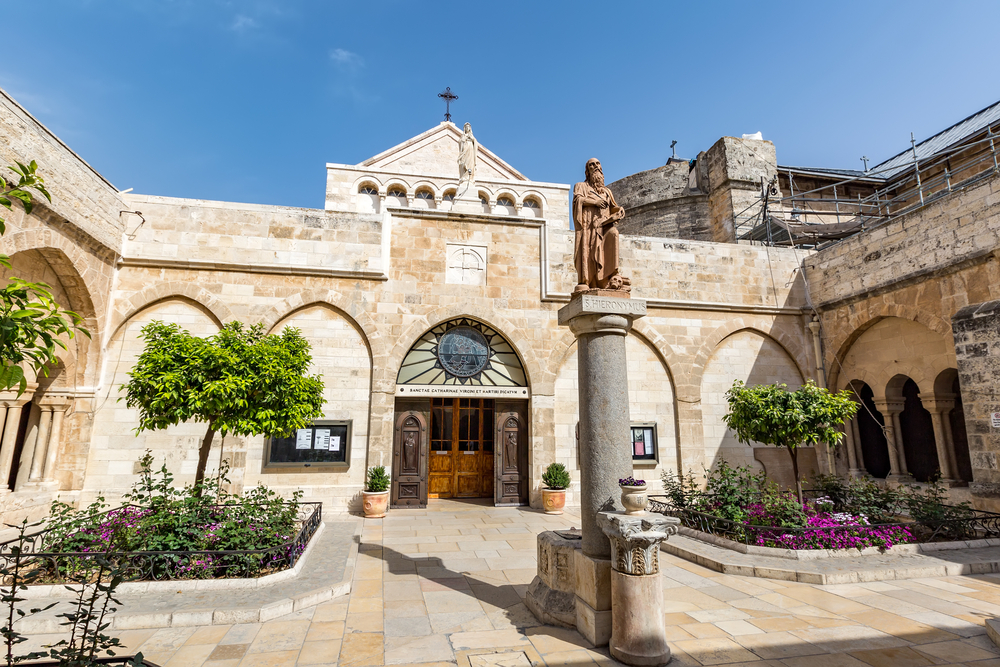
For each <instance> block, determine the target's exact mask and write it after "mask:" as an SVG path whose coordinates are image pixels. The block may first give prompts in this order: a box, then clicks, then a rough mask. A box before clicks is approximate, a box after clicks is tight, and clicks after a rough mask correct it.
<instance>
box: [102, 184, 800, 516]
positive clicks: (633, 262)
mask: <svg viewBox="0 0 1000 667" xmlns="http://www.w3.org/2000/svg"><path fill="white" fill-rule="evenodd" d="M136 200H137V201H141V202H142V206H143V208H144V213H145V214H146V218H147V223H146V224H145V225H144V226H143V228H142V229H141V230H140V231H139V232H138V233H137V234H136V236H135V239H134V240H132V241H129V242H128V243H127V244H126V251H127V252H128V253H130V254H129V255H127V256H126V258H125V259H124V261H123V266H122V269H121V271H120V273H119V277H118V282H117V288H116V290H115V292H114V302H115V309H114V312H113V314H112V317H111V323H112V327H113V329H114V330H115V331H116V333H115V337H114V338H113V340H112V341H111V344H110V345H109V346H108V352H107V354H108V356H109V360H111V361H110V362H109V364H108V370H107V372H106V374H105V377H104V384H103V385H102V386H103V387H104V389H102V392H105V393H108V395H109V399H108V400H107V401H106V402H102V403H101V404H100V405H101V409H100V410H99V412H98V413H97V422H98V425H97V426H95V439H94V449H95V450H97V451H95V453H94V455H93V456H92V457H91V466H90V468H89V469H88V474H87V480H86V489H85V494H84V496H85V498H87V497H90V496H92V495H93V494H95V493H96V492H97V491H98V490H101V491H104V492H108V491H109V490H112V489H123V488H125V487H127V485H128V483H129V479H131V477H130V475H131V472H130V470H129V469H128V465H126V459H128V460H132V461H134V459H136V458H137V457H138V454H140V453H141V452H142V451H143V449H144V448H145V447H151V448H153V449H154V450H155V451H156V452H157V453H158V454H159V455H161V457H168V458H169V460H170V461H171V463H172V465H173V466H175V468H174V469H175V472H177V473H178V479H179V481H191V476H192V475H193V471H194V463H195V461H196V460H197V441H198V439H199V437H200V434H201V433H202V432H203V425H185V426H183V427H176V428H171V429H167V430H166V431H163V432H158V433H152V434H150V433H146V434H140V435H139V436H138V437H136V436H135V435H134V434H132V433H131V429H132V428H134V415H130V414H129V413H128V411H127V410H124V409H123V407H122V405H121V404H116V403H114V402H113V401H114V399H115V398H116V397H117V395H118V394H117V393H116V392H117V391H118V389H117V387H118V386H119V385H120V383H121V382H122V381H124V377H125V373H127V371H128V368H129V367H130V365H131V363H132V361H131V360H132V359H133V358H134V354H135V335H136V332H137V331H138V328H139V327H140V326H141V324H142V323H143V322H146V321H149V320H150V319H151V318H154V317H168V318H173V319H180V320H182V321H185V322H186V321H188V319H190V318H193V319H190V323H191V326H193V327H195V328H196V329H197V330H198V331H199V332H203V333H206V334H207V333H211V332H212V331H215V330H217V328H218V327H219V326H220V325H221V324H222V323H224V322H226V321H229V320H232V319H238V320H241V321H244V322H247V323H254V322H264V323H265V325H266V327H267V328H268V329H269V330H277V329H278V328H279V327H280V326H283V325H284V323H290V324H294V325H295V326H299V327H301V328H302V330H303V332H304V334H305V335H306V338H307V339H308V340H309V341H310V342H311V344H312V346H313V351H314V355H315V357H316V367H317V369H319V370H320V372H322V373H323V375H324V378H325V380H326V382H327V383H328V393H329V394H330V395H329V397H328V399H329V400H328V402H327V405H326V407H325V408H324V409H325V410H326V411H327V413H328V415H329V416H331V417H333V416H335V415H340V416H343V417H336V418H350V419H352V421H353V424H354V438H353V447H352V463H351V467H350V468H349V469H348V470H346V471H340V472H333V473H331V472H311V473H309V474H305V473H291V472H282V473H280V474H279V473H273V472H264V470H263V467H264V466H263V463H264V461H263V456H264V442H263V438H245V439H238V438H227V439H226V444H225V447H226V451H227V452H229V453H230V454H231V455H232V456H233V461H234V462H238V461H244V460H245V462H246V465H245V471H244V472H243V473H242V474H243V479H242V482H243V483H244V484H255V483H257V482H263V483H265V484H267V485H268V486H270V487H273V488H275V489H277V490H279V491H281V492H282V493H290V492H291V491H292V490H294V489H298V488H302V489H303V490H304V491H305V492H306V496H307V499H314V500H324V501H326V502H328V503H329V507H330V509H335V508H338V507H339V508H343V507H347V506H351V505H352V504H354V503H356V501H357V497H358V492H359V491H360V489H361V484H362V479H363V471H364V469H365V467H366V466H368V465H377V464H380V463H381V464H388V463H390V454H391V450H392V431H393V416H394V405H395V380H396V375H397V373H398V369H399V364H400V362H401V360H402V358H403V356H404V355H405V354H406V352H407V350H408V349H409V348H410V346H411V345H412V344H413V343H414V342H415V341H416V340H417V339H418V338H419V337H420V336H421V335H422V334H423V333H424V332H425V331H427V330H428V329H430V328H432V327H433V326H435V325H437V324H439V323H440V322H442V321H446V320H448V319H451V318H454V317H458V316H468V317H473V318H476V319H478V320H480V321H482V322H484V323H486V324H488V325H489V326H491V327H494V328H495V329H496V330H498V331H500V332H501V333H502V334H503V335H504V336H506V337H507V338H508V339H509V340H510V342H511V343H512V345H513V346H514V347H515V349H517V351H518V354H519V355H520V356H521V358H522V362H523V364H524V367H525V370H526V372H527V374H528V377H529V381H530V386H531V403H530V407H529V409H530V419H531V423H530V428H529V442H530V456H529V480H530V486H531V489H532V492H531V498H532V502H533V503H536V504H537V502H538V485H539V483H540V475H541V471H542V470H543V469H544V468H545V466H547V465H548V464H549V463H551V462H552V461H555V460H561V461H564V462H567V463H570V464H571V465H570V467H571V468H575V460H576V443H575V436H574V434H573V432H572V431H573V429H572V427H571V426H570V424H571V423H572V424H573V425H574V426H575V422H576V418H575V417H574V416H573V414H571V413H573V411H574V408H573V407H572V406H573V405H575V366H574V361H573V360H574V359H575V346H574V339H573V336H572V334H571V333H570V332H569V331H568V329H565V328H563V327H559V326H558V324H557V322H556V311H557V310H558V309H559V307H561V306H562V305H563V303H565V299H567V298H568V294H567V296H565V297H564V296H560V293H568V291H569V290H571V289H572V287H573V285H574V284H575V276H573V275H572V232H570V231H569V230H568V229H565V228H554V229H553V228H550V227H549V226H548V224H547V223H546V222H544V221H523V220H517V219H510V218H505V217H501V216H482V217H469V216H464V217H444V216H441V215H440V213H435V212H430V211H428V212H426V213H421V212H416V211H406V210H400V209H391V210H390V212H389V214H388V215H382V216H364V215H354V214H350V215H347V214H340V213H335V212H323V211H306V210H301V209H283V208H281V207H256V206H243V205H237V204H219V203H216V202H197V201H193V200H171V199H169V198H152V197H137V198H136ZM352 215H354V222H352V217H351V216H352ZM275 230H279V231H280V233H276V232H275ZM352 234H354V236H352ZM456 243H465V244H472V245H477V246H482V247H485V248H486V249H487V252H486V256H487V266H486V276H485V280H484V281H483V282H482V283H480V284H451V283H448V282H447V281H446V279H445V277H446V274H447V262H448V247H449V244H456ZM238 244H242V245H238ZM324 244H325V245H324ZM322 247H326V251H325V252H327V253H329V255H330V256H331V257H332V259H328V258H327V256H326V255H325V254H324V253H323V252H320V251H319V248H322ZM543 248H547V249H548V253H547V255H546V258H547V259H548V262H547V263H543V262H542V258H543V252H542V251H543ZM278 252H283V253H288V254H287V255H280V257H281V261H280V262H279V261H278V260H277V259H276V258H277V257H279V255H277V254H276V253H278ZM244 253H247V254H244ZM800 256H801V253H799V254H796V253H795V252H793V251H791V250H787V249H770V250H767V249H764V248H759V247H749V246H738V245H718V244H712V243H704V242H669V241H664V240H662V239H649V238H637V237H623V247H622V258H623V264H624V269H625V272H626V273H627V274H630V275H631V276H632V277H633V285H634V286H635V291H634V295H635V296H636V297H641V298H647V299H650V302H649V303H650V311H649V315H648V316H647V317H646V318H643V319H641V320H639V321H638V322H637V324H636V328H635V334H634V335H633V336H630V337H629V341H630V342H629V347H628V350H629V355H630V356H629V368H630V370H631V371H632V372H633V378H632V379H631V381H630V395H632V396H633V403H634V405H635V406H636V410H635V414H634V415H633V420H635V421H654V422H656V423H657V427H658V441H659V454H660V462H661V463H660V466H659V467H655V466H654V467H653V468H652V469H650V468H648V467H645V468H644V467H642V466H640V467H639V468H637V472H638V473H639V474H642V475H645V476H647V477H649V478H650V479H651V480H653V479H656V478H657V477H658V476H659V473H660V471H661V470H662V469H664V468H667V467H669V468H674V469H676V468H677V467H683V468H684V469H685V470H686V469H693V470H700V469H701V466H702V464H703V463H706V458H705V451H706V450H705V446H704V443H703V439H702V438H703V435H702V415H701V400H702V397H701V388H700V387H701V375H702V372H703V370H704V368H705V366H706V364H708V362H709V358H710V357H711V356H712V355H713V353H714V351H715V349H716V348H717V347H718V346H720V345H722V344H723V341H724V340H725V339H726V338H727V337H729V336H731V335H732V334H735V333H737V332H740V331H748V330H753V331H756V332H758V333H757V334H755V335H758V336H760V337H761V339H762V340H763V339H765V338H766V340H769V341H772V342H773V345H775V346H778V348H783V349H785V350H787V351H788V354H790V355H791V356H792V357H793V358H794V359H795V360H796V361H795V362H794V363H795V364H797V365H799V366H800V367H801V368H810V367H812V365H813V362H812V361H811V359H810V349H811V348H810V345H809V344H808V332H807V331H806V330H805V328H804V321H803V319H802V316H801V308H802V307H803V306H804V305H805V293H804V290H803V287H802V284H801V281H800V280H798V278H797V276H798V275H799V273H800V272H799V267H798V262H799V257H800ZM213 257H214V258H216V259H215V260H213V259H212V258H213ZM243 257H246V258H247V259H246V260H244V259H242V258H243ZM289 258H297V259H295V260H294V263H293V264H291V265H289V264H287V263H285V262H287V261H288V260H289ZM382 258H384V259H382ZM195 259H197V261H195ZM374 260H377V261H374ZM322 262H327V264H325V265H324V264H323V263H322ZM327 267H330V268H327ZM336 267H342V268H336ZM353 267H361V268H362V270H357V269H355V268H353ZM373 267H374V268H379V269H383V270H380V271H374V270H372V268H373ZM543 275H544V276H545V278H546V280H545V282H544V284H543V280H542V278H543ZM772 276H773V280H772ZM174 311H176V312H174ZM181 311H183V312H181ZM185 318H188V319H185ZM747 354H749V355H752V354H754V352H752V351H749V352H747ZM119 355H120V359H119ZM746 363H747V364H749V365H751V366H752V365H753V364H754V361H753V359H751V358H749V357H748V358H747V359H746ZM723 375H725V374H723ZM735 377H737V375H736V374H733V377H731V378H730V377H728V376H726V377H724V378H723V379H722V380H720V381H721V382H723V383H726V382H728V384H732V380H733V379H735ZM369 388H370V391H369ZM112 394H113V395H112ZM217 460H218V450H217V449H215V452H214V453H213V454H212V456H211V457H210V465H212V466H214V465H215V461H217ZM707 463H709V464H711V463H712V461H711V460H708V461H707Z"/></svg>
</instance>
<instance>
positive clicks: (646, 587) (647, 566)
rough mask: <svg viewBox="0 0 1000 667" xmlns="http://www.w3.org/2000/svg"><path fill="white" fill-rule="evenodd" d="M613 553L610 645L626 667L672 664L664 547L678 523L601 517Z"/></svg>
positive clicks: (617, 514)
mask: <svg viewBox="0 0 1000 667" xmlns="http://www.w3.org/2000/svg"><path fill="white" fill-rule="evenodd" d="M597 520H598V523H599V524H600V526H601V529H602V530H603V532H604V534H605V535H607V537H608V542H609V546H610V547H611V552H612V553H611V563H612V567H613V571H612V572H611V641H610V642H609V648H610V649H611V655H612V657H614V658H615V659H616V660H620V661H621V662H624V663H625V664H626V665H642V666H647V665H654V666H655V665H665V664H667V663H668V662H670V646H669V645H668V644H667V634H666V628H665V626H664V625H663V586H662V582H660V557H659V556H660V543H661V542H665V541H666V540H667V538H669V537H670V535H673V534H675V533H676V532H677V524H679V523H680V521H679V520H678V519H675V518H673V517H665V516H659V515H656V514H650V515H646V516H632V515H627V514H624V513H623V512H601V513H600V514H598V517H597Z"/></svg>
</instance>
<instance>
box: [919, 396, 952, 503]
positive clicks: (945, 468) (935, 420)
mask: <svg viewBox="0 0 1000 667" xmlns="http://www.w3.org/2000/svg"><path fill="white" fill-rule="evenodd" d="M949 396H950V395H949ZM920 402H921V403H922V404H923V406H924V408H926V409H927V411H928V412H930V413H931V423H932V424H933V427H934V446H935V448H936V449H937V457H938V469H939V470H940V471H941V481H942V482H943V483H945V484H954V483H955V481H956V478H957V476H958V474H957V472H958V471H957V470H956V469H955V467H954V466H953V464H952V461H953V458H954V445H953V444H952V443H951V442H950V440H951V438H949V437H948V435H949V434H948V433H947V431H945V422H947V421H948V412H949V411H950V410H951V409H952V408H954V407H955V400H954V398H951V397H946V396H937V395H932V396H928V397H924V396H920ZM949 426H950V424H949ZM949 430H950V429H949Z"/></svg>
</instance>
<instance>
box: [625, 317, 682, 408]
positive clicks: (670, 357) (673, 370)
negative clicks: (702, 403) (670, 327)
mask: <svg viewBox="0 0 1000 667" xmlns="http://www.w3.org/2000/svg"><path fill="white" fill-rule="evenodd" d="M632 332H633V333H635V334H636V335H638V336H639V337H641V338H643V339H644V340H645V341H646V342H647V343H649V345H650V346H651V347H652V348H653V349H654V350H656V354H657V356H659V357H660V361H661V362H663V365H664V367H665V368H666V369H667V375H668V376H669V377H670V383H671V384H673V386H674V392H678V388H677V373H678V371H679V370H680V369H681V368H683V366H684V364H683V362H682V361H681V358H680V356H679V355H678V354H677V353H676V352H675V351H674V348H672V347H671V346H670V343H668V342H667V341H666V339H665V338H664V337H663V336H661V335H660V332H659V331H657V330H656V329H654V328H653V326H652V325H651V324H650V323H649V322H647V321H645V320H642V319H640V320H636V321H635V322H633V323H632ZM685 398H686V397H685Z"/></svg>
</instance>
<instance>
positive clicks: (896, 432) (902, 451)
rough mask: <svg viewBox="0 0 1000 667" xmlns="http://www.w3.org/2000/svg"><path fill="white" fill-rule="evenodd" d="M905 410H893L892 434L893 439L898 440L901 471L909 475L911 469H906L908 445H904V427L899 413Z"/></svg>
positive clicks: (897, 449) (897, 446) (897, 451)
mask: <svg viewBox="0 0 1000 667" xmlns="http://www.w3.org/2000/svg"><path fill="white" fill-rule="evenodd" d="M901 412H903V411H902V409H900V410H893V411H892V435H893V439H895V441H896V453H897V456H898V458H899V472H900V474H903V475H909V474H910V471H909V470H907V469H906V447H904V446H903V427H902V426H901V425H900V423H899V415H900V413H901Z"/></svg>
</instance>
